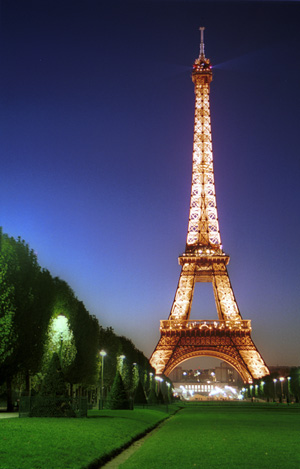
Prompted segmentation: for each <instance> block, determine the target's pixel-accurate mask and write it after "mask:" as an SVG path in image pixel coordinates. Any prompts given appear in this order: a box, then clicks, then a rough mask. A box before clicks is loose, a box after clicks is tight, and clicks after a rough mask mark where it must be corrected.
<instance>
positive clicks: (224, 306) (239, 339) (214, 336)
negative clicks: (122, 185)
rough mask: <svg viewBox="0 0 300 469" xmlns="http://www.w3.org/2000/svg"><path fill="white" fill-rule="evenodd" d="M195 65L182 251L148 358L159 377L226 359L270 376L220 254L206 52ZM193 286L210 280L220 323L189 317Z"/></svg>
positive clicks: (244, 372) (250, 375)
mask: <svg viewBox="0 0 300 469" xmlns="http://www.w3.org/2000/svg"><path fill="white" fill-rule="evenodd" d="M200 31H201V44H200V54H199V57H198V58H197V59H196V60H195V63H194V65H193V72H192V80H193V82H194V86H195V121H194V147H193V172H192V188H191V202H190V215H189V224H188V233H187V242H186V249H185V252H184V254H183V255H182V256H180V257H179V264H180V265H181V266H182V269H181V273H180V278H179V282H178V287H177V291H176V294H175V299H174V302H173V306H172V309H171V313H170V316H169V319H168V320H167V321H164V320H163V321H161V324H160V332H161V337H160V340H159V342H158V344H157V346H156V348H155V350H154V352H153V354H152V356H151V358H150V363H151V365H152V366H153V367H154V368H155V370H156V373H157V374H165V375H169V373H170V372H171V371H172V370H173V369H174V368H175V367H176V366H177V365H178V364H179V363H181V362H182V361H184V360H187V359H189V358H193V357H199V356H210V357H215V358H218V359H221V360H224V361H226V362H227V363H229V364H230V365H231V366H233V367H234V368H235V369H236V370H237V372H238V373H239V374H240V376H241V377H242V379H243V380H244V382H247V383H251V382H253V379H255V378H261V377H262V376H265V375H267V374H269V370H268V368H267V366H266V364H265V362H264V360H263V359H262V357H261V355H260V353H259V352H258V350H257V348H256V347H255V345H254V343H253V340H252V338H251V321H250V320H243V319H242V316H241V313H240V311H239V308H238V305H237V302H236V299H235V297H234V293H233V290H232V287H231V283H230V279H229V275H228V271H227V267H226V266H227V264H228V262H229V256H228V255H226V254H225V253H224V252H223V249H222V244H221V237H220V230H219V222H218V214H217V205H216V196H215V186H214V168H213V154H212V138H211V125H210V106H209V88H210V82H211V81H212V70H211V65H210V61H209V59H207V58H206V57H205V53H204V41H203V36H204V28H200ZM195 282H211V283H212V285H213V291H214V296H215V302H216V307H217V313H218V320H193V319H190V312H191V306H192V301H193V294H194V287H195Z"/></svg>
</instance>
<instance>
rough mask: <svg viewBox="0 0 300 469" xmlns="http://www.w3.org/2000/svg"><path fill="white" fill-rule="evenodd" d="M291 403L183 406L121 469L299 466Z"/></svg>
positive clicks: (298, 431)
mask: <svg viewBox="0 0 300 469" xmlns="http://www.w3.org/2000/svg"><path fill="white" fill-rule="evenodd" d="M299 435H300V409H299V407H295V406H282V407H281V406H272V405H271V406H259V405H255V406H251V405H249V406H220V405H219V406H205V405H198V406H186V407H185V408H184V409H182V410H181V411H180V412H178V413H177V414H176V415H174V416H173V417H171V418H170V419H169V420H168V421H166V422H165V424H164V425H163V426H162V427H161V428H160V429H158V430H157V431H156V432H154V434H153V435H152V436H151V437H150V438H148V439H146V440H145V442H144V444H143V445H142V446H141V447H140V448H139V449H138V450H137V451H136V452H135V453H134V454H133V455H132V456H131V457H130V458H129V459H128V460H127V461H125V462H124V463H123V464H121V465H120V466H119V467H120V468H122V469H133V468H135V469H140V468H141V467H142V468H143V469H150V468H151V469H159V468H166V467H172V469H176V468H178V469H179V468H180V469H182V468H185V469H186V468H194V467H198V468H214V469H215V468H222V469H223V468H226V467H228V468H230V469H237V468H239V469H253V468H255V469H270V468H271V469H277V468H278V469H279V468H280V469H282V468H285V469H299V468H300V443H299V442H300V438H299Z"/></svg>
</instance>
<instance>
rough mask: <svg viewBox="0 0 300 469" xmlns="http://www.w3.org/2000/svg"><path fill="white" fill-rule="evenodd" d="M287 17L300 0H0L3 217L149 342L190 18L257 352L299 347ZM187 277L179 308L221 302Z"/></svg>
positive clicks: (171, 231) (296, 97) (293, 100)
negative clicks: (191, 290)
mask: <svg viewBox="0 0 300 469" xmlns="http://www.w3.org/2000/svg"><path fill="white" fill-rule="evenodd" d="M299 22H300V5H299V3H298V2H270V1H269V2H225V1H223V2H213V1H212V2H200V1H199V2H197V1H194V2H192V1H186V2H180V1H176V2H172V1H149V2H147V1H139V2H127V1H126V0H124V1H122V2H114V1H111V2H101V1H91V0H86V1H76V0H70V1H67V0H65V1H60V0H52V1H50V0H49V1H47V0H45V1H41V0H36V1H33V0H22V1H21V0H16V1H14V0H6V1H5V0H2V2H1V33H0V58H1V63H0V76H1V83H0V97H1V98H0V119H1V122H0V138H1V147H0V148H1V172H0V177H1V197H0V210H1V212H0V213H1V218H0V224H1V225H2V226H3V231H4V232H6V233H8V234H10V235H12V236H15V237H17V236H19V235H20V236H21V237H22V238H24V239H25V240H26V241H27V242H28V243H29V244H30V246H31V247H32V248H33V249H34V250H36V252H37V254H38V259H39V262H40V264H41V265H42V266H43V267H46V268H48V269H49V270H50V272H51V273H52V274H53V275H58V276H60V277H61V278H63V279H64V280H66V281H67V282H68V283H69V284H70V286H71V287H72V288H73V290H74V291H75V293H76V295H77V296H78V298H79V299H81V300H82V301H84V303H85V305H86V307H87V308H88V310H89V311H90V312H91V313H92V314H95V315H96V316H97V317H98V318H99V321H100V323H101V324H103V325H104V326H112V327H113V328H114V329H115V331H116V332H117V333H119V334H124V335H126V336H128V337H130V338H131V339H132V340H133V342H134V343H135V344H136V345H137V346H138V347H139V348H140V349H142V350H143V351H144V352H145V354H146V355H147V356H150V354H151V353H152V351H153V349H154V347H155V345H156V343H157V340H158V338H159V321H160V319H167V318H168V315H169V312H170V308H171V306H172V301H173V298H174V294H175V290H176V286H177V282H178V278H179V273H180V267H179V266H178V262H177V257H178V255H179V254H181V253H182V252H183V250H184V248H185V241H186V231H187V223H188V211H189V197H190V183H191V169H192V144H193V114H194V91H193V84H192V81H191V77H190V75H191V67H192V64H193V61H194V59H195V58H196V57H197V56H198V54H199V37H200V34H199V31H198V28H199V26H202V25H204V26H205V27H206V30H205V52H206V56H207V57H209V58H210V59H211V61H212V63H213V65H214V68H213V71H214V79H213V82H212V85H211V117H212V132H213V151H214V164H215V182H216V194H217V206H218V214H219V220H220V229H221V237H222V242H223V247H224V250H225V252H227V253H228V254H229V255H230V256H231V261H230V264H229V275H230V278H231V282H232V286H233V289H234V292H235V296H236V298H237V301H238V304H239V307H240V310H241V313H242V315H243V318H244V319H251V320H252V326H253V339H254V341H255V343H256V345H257V347H258V348H259V351H260V352H261V353H262V355H263V357H264V358H265V360H266V362H267V363H268V364H269V365H276V364H287V365H300V346H299V331H300V314H299V313H300V311H299V308H300V307H299V304H300V275H299V257H300V256H299V254H300V247H299V237H300V218H299V206H300V189H299V180H300V159H299V122H300V91H299V90H300V88H299V85H300V28H299ZM196 287H197V288H196V292H195V301H194V304H193V310H192V313H193V314H192V316H193V319H205V318H207V319H212V318H217V313H216V309H215V305H214V302H213V293H212V288H211V286H210V285H205V284H197V285H196ZM198 290H199V291H198ZM201 292H202V297H201ZM197 308H198V310H197Z"/></svg>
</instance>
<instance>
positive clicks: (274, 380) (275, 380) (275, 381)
mask: <svg viewBox="0 0 300 469" xmlns="http://www.w3.org/2000/svg"><path fill="white" fill-rule="evenodd" d="M273 383H274V402H275V401H276V383H277V379H276V378H274V379H273Z"/></svg>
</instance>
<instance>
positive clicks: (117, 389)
mask: <svg viewBox="0 0 300 469" xmlns="http://www.w3.org/2000/svg"><path fill="white" fill-rule="evenodd" d="M108 407H109V408H110V409H115V410H116V409H129V408H130V404H129V399H128V397H127V394H126V390H125V386H124V383H123V380H122V378H121V375H120V373H119V372H117V374H116V376H115V379H114V382H113V385H112V388H111V392H110V395H109V398H108Z"/></svg>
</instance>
